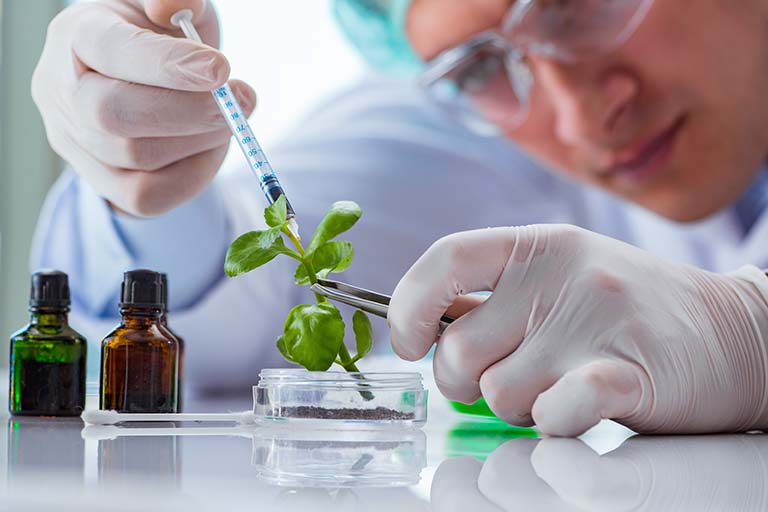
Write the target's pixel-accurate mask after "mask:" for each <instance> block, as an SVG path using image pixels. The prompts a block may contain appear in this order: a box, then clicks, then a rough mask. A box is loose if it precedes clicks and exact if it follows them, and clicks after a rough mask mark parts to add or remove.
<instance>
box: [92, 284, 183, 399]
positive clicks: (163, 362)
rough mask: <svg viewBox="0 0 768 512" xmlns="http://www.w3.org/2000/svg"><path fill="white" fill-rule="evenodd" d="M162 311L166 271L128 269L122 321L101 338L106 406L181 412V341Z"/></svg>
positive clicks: (102, 376) (121, 306) (102, 388)
mask: <svg viewBox="0 0 768 512" xmlns="http://www.w3.org/2000/svg"><path fill="white" fill-rule="evenodd" d="M162 312H163V303H162V281H161V278H160V274H158V273H157V272H152V271H151V270H131V271H129V272H126V273H125V274H124V277H123V285H122V292H121V302H120V314H121V315H122V321H121V323H120V325H118V326H117V327H116V328H115V329H114V330H113V331H112V332H111V333H109V334H108V335H107V336H106V337H105V338H104V340H102V342H101V378H100V400H99V404H100V408H101V409H112V410H115V411H118V412H140V413H155V412H178V402H177V398H178V387H179V380H178V378H179V374H178V363H179V343H178V341H177V340H176V338H175V337H174V336H173V334H171V333H170V332H169V331H168V329H166V328H165V326H163V324H162V323H161V322H160V316H161V314H162Z"/></svg>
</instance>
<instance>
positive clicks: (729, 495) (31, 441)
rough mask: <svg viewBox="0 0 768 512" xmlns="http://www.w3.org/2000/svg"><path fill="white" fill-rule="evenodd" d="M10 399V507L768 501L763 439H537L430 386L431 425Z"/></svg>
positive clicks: (600, 431) (606, 505)
mask: <svg viewBox="0 0 768 512" xmlns="http://www.w3.org/2000/svg"><path fill="white" fill-rule="evenodd" d="M0 378H2V379H3V380H2V381H0V382H7V380H6V379H7V375H5V374H2V375H0ZM2 395H3V396H2V398H0V406H2V412H0V427H1V428H0V510H15V511H27V510H29V511H33V510H34V511H38V510H67V511H68V510H72V511H75V510H77V511H84V510H94V511H96V510H98V511H124V510H125V511H128V510H141V511H144V510H153V511H154V510H174V511H175V510H184V511H196V510H216V511H224V510H281V511H292V510H296V511H299V510H301V511H308V510H333V511H334V512H341V511H347V510H349V511H355V512H360V511H378V510H381V511H410V510H414V511H427V510H433V511H447V510H452V511H453V510H471V511H472V512H480V511H489V510H536V511H540V510H612V511H615V510H654V511H655V510H702V509H708V510H766V509H768V437H766V436H765V435H722V436H678V437H666V436H664V437H662V436H634V437H632V433H631V432H630V431H628V430H626V429H624V428H623V427H621V426H619V425H617V424H615V423H612V422H607V421H606V422H603V423H601V424H600V425H598V426H597V427H595V428H594V429H592V430H591V431H589V432H587V434H585V435H584V436H582V438H581V439H544V440H538V439H533V438H531V437H530V436H531V434H532V433H531V431H530V430H521V429H514V428H509V427H507V426H505V425H504V424H502V423H500V422H493V421H486V420H483V419H480V418H477V417H471V416H465V415H460V414H457V413H455V412H453V411H452V410H451V409H450V408H449V407H448V405H447V403H446V402H445V400H444V399H442V397H440V396H439V395H437V394H435V393H434V391H432V396H431V397H430V409H429V414H430V417H429V420H428V422H427V425H426V427H425V428H424V429H423V430H422V431H399V432H398V431H389V432H386V433H382V432H380V433H378V434H361V433H359V432H358V433H350V432H346V433H345V432H341V431H336V432H313V433H310V434H309V437H307V434H301V433H297V432H296V431H293V432H292V431H290V429H288V430H286V429H283V430H282V431H280V429H275V430H273V431H265V429H263V428H258V427H236V426H234V425H231V426H216V427H210V426H206V427H202V430H197V431H194V430H192V429H201V427H200V426H199V425H191V426H190V425H185V424H172V423H159V424H152V425H150V426H149V427H147V426H146V425H143V426H142V428H134V429H131V428H127V427H124V428H120V429H119V431H115V430H102V431H98V430H97V431H95V432H94V431H93V430H92V429H90V427H89V428H88V429H85V428H84V425H83V424H82V422H81V421H80V420H79V419H74V420H64V419H61V420H56V419H40V418H11V417H10V416H9V415H8V413H7V404H6V400H7V396H5V395H7V392H5V391H4V392H3V393H2ZM188 405H189V407H188V408H187V409H188V410H195V411H227V410H244V409H248V408H250V406H251V404H250V402H248V401H247V400H237V399H232V400H222V399H218V400H216V401H210V400H208V401H205V400H202V401H201V400H198V401H194V402H190V403H189V404H188ZM147 428H152V430H150V431H148V430H146V429H147ZM89 429H90V430H89ZM132 430H133V432H132ZM188 434H191V435H188ZM388 475H389V476H388Z"/></svg>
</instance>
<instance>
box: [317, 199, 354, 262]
mask: <svg viewBox="0 0 768 512" xmlns="http://www.w3.org/2000/svg"><path fill="white" fill-rule="evenodd" d="M362 214H363V211H362V210H361V209H360V207H359V206H358V205H357V203H355V202H352V201H337V202H335V203H333V205H332V206H331V209H330V210H328V213H326V214H325V217H324V218H323V220H322V221H320V224H319V225H318V226H317V229H315V233H314V235H312V240H310V242H309V246H308V247H307V254H310V255H311V254H313V253H314V252H315V251H316V250H317V249H318V248H320V246H321V245H323V244H324V243H325V242H328V241H329V240H332V239H333V238H336V237H337V236H339V235H340V234H341V233H343V232H345V231H347V230H348V229H349V228H351V227H352V226H354V225H355V222H357V220H358V219H359V218H360V216H361V215H362Z"/></svg>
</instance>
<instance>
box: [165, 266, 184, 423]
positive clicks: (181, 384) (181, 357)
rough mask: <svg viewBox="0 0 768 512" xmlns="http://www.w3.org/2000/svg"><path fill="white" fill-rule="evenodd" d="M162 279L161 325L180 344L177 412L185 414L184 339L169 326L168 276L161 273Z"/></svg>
mask: <svg viewBox="0 0 768 512" xmlns="http://www.w3.org/2000/svg"><path fill="white" fill-rule="evenodd" d="M160 279H161V281H162V285H163V291H162V294H161V295H162V303H163V312H162V313H160V323H161V324H163V327H165V328H166V329H168V332H170V333H171V334H172V335H173V337H174V338H176V341H177V342H178V343H179V368H178V373H179V393H178V397H177V399H176V403H177V407H176V409H177V411H178V412H183V409H182V400H181V398H182V394H183V393H182V391H184V379H183V373H184V338H182V337H181V336H179V335H178V334H176V332H175V331H174V330H173V329H171V327H170V326H169V325H168V294H169V290H168V274H165V273H161V274H160Z"/></svg>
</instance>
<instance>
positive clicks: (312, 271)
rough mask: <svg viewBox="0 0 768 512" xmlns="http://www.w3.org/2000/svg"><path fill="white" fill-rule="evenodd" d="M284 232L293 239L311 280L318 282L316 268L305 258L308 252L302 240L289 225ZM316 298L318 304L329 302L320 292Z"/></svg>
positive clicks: (314, 282)
mask: <svg viewBox="0 0 768 512" xmlns="http://www.w3.org/2000/svg"><path fill="white" fill-rule="evenodd" d="M282 232H283V233H285V235H286V236H287V237H288V238H289V239H290V240H291V243H292V244H293V246H294V247H295V248H296V250H297V251H298V252H299V255H300V256H301V264H302V265H304V268H306V269H307V276H308V277H309V282H310V283H312V284H316V283H317V275H316V274H315V269H314V268H312V263H310V262H309V261H307V259H306V258H305V255H306V253H305V251H304V247H303V246H302V245H301V240H299V239H298V238H296V237H295V236H294V234H293V233H291V231H290V230H289V229H288V228H287V227H284V228H283V229H282ZM315 300H316V301H317V303H318V304H322V303H323V302H328V301H327V300H326V299H325V297H323V296H322V295H320V294H319V293H316V294H315Z"/></svg>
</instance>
